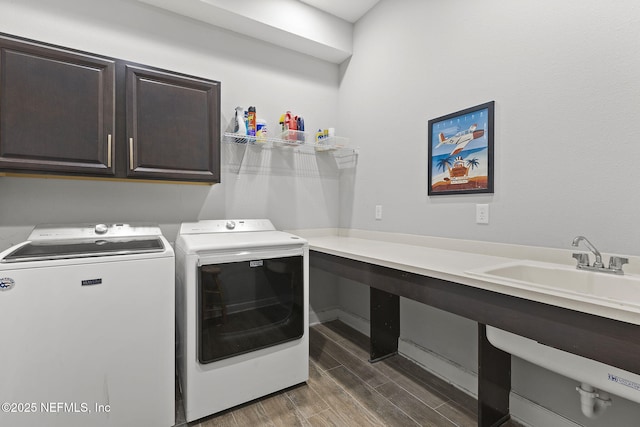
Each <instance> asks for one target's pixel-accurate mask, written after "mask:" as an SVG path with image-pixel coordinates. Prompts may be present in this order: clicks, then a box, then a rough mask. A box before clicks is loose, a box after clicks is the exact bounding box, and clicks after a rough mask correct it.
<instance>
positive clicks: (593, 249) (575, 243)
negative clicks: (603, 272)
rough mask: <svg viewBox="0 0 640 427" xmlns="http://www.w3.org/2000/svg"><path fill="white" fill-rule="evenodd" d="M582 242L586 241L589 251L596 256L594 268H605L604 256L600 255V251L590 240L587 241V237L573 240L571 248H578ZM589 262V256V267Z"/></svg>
mask: <svg viewBox="0 0 640 427" xmlns="http://www.w3.org/2000/svg"><path fill="white" fill-rule="evenodd" d="M581 241H584V244H585V246H586V247H587V248H589V250H590V251H591V252H593V254H594V255H595V256H596V260H595V261H594V262H593V266H592V267H596V268H602V267H604V264H602V255H601V254H600V251H599V250H597V249H596V247H595V246H593V245H592V244H591V242H590V241H589V239H587V238H586V237H584V236H578V237H576V238H575V239H573V243H571V246H575V247H576V248H577V247H578V245H579V244H580V242H581ZM588 260H589V257H588V256H587V265H589V261H588Z"/></svg>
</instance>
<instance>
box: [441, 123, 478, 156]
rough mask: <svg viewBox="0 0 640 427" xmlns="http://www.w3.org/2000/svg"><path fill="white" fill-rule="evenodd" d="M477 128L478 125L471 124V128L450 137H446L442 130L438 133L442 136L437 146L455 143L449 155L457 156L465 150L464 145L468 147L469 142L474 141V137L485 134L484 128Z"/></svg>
mask: <svg viewBox="0 0 640 427" xmlns="http://www.w3.org/2000/svg"><path fill="white" fill-rule="evenodd" d="M477 128H478V125H477V124H473V125H471V126H469V129H467V130H463V131H461V132H458V133H456V134H455V135H453V136H452V137H450V138H445V137H444V134H443V133H442V132H440V134H439V135H438V137H439V138H440V144H438V145H437V146H436V148H438V147H440V146H441V145H450V144H453V145H455V148H454V149H453V151H452V152H451V154H449V156H455V155H456V154H458V153H459V152H461V151H462V150H464V147H466V146H467V144H469V143H470V142H471V141H473V140H474V139H478V138H482V136H483V135H484V130H482V129H480V130H476V129H477Z"/></svg>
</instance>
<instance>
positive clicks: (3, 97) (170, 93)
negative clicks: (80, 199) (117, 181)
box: [0, 35, 220, 183]
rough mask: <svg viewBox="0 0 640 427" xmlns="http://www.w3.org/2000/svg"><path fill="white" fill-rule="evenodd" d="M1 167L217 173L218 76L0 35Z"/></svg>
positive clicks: (159, 175) (186, 177)
mask: <svg viewBox="0 0 640 427" xmlns="http://www.w3.org/2000/svg"><path fill="white" fill-rule="evenodd" d="M0 171H4V172H25V173H39V174H57V175H81V176H94V177H95V176H101V177H116V178H129V179H146V180H165V181H192V182H207V183H216V182H220V83H219V82H217V81H214V80H206V79H201V78H198V77H193V76H188V75H185V74H180V73H175V72H171V71H167V70H161V69H157V68H153V67H149V66H146V65H141V64H134V63H131V62H128V61H123V60H119V59H113V58H106V57H100V56H98V55H93V54H90V53H85V52H79V51H75V50H72V49H66V48H61V47H58V46H52V45H48V44H46V43H40V42H35V41H32V40H24V39H19V38H16V37H12V36H6V35H0Z"/></svg>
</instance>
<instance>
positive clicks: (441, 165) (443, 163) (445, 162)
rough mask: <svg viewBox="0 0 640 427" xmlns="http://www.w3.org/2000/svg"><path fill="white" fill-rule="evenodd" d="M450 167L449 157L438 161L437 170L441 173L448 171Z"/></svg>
mask: <svg viewBox="0 0 640 427" xmlns="http://www.w3.org/2000/svg"><path fill="white" fill-rule="evenodd" d="M450 167H451V158H450V157H445V158H442V159H440V160H438V170H441V171H442V172H444V171H445V170H449V168H450Z"/></svg>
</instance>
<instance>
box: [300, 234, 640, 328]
mask: <svg viewBox="0 0 640 427" xmlns="http://www.w3.org/2000/svg"><path fill="white" fill-rule="evenodd" d="M293 233H295V234H298V235H300V236H303V237H305V238H306V239H307V240H308V241H309V249H310V250H313V251H317V252H322V253H326V254H330V255H337V256H340V257H344V258H349V259H353V260H357V261H363V262H367V263H370V264H375V265H380V266H384V267H389V268H393V269H397V270H402V271H407V272H410V273H415V274H420V275H424V276H429V277H434V278H437V279H442V280H447V281H450V282H455V283H460V284H463V285H467V286H473V287H476V288H481V289H485V290H489V291H494V292H499V293H502V294H506V295H511V296H515V297H520V298H525V299H528V300H533V301H537V302H542V303H546V304H550V305H555V306H558V307H563V308H567V309H571V310H576V311H581V312H585V313H589V314H594V315H597V316H602V317H607V318H611V319H616V320H620V321H624V322H628V323H633V324H636V325H640V307H638V306H634V305H628V304H620V303H616V302H615V301H607V300H598V299H592V298H587V297H581V296H580V295H571V294H567V293H566V292H562V291H555V290H553V289H542V288H537V287H536V288H531V287H527V286H519V285H517V284H513V283H509V284H506V283H500V282H499V281H493V280H487V279H482V278H478V277H474V276H473V275H472V274H468V273H466V272H467V271H469V270H474V269H481V268H485V267H491V266H497V265H501V264H509V263H513V262H514V261H516V260H535V261H543V262H556V263H558V264H563V265H570V264H574V263H575V260H572V259H571V251H568V250H567V251H565V250H561V249H552V248H538V247H527V246H518V245H502V244H496V243H488V242H477V241H465V240H456V239H442V238H432V237H426V236H414V235H403V234H397V233H381V232H367V231H360V230H325V231H324V232H323V231H318V230H297V231H293ZM638 261H639V260H638V259H637V258H632V262H633V263H634V264H637V263H638ZM630 263H631V262H630ZM626 267H627V266H625V271H626V270H627V268H626ZM597 274H602V273H597Z"/></svg>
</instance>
